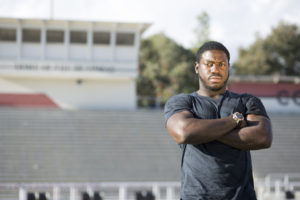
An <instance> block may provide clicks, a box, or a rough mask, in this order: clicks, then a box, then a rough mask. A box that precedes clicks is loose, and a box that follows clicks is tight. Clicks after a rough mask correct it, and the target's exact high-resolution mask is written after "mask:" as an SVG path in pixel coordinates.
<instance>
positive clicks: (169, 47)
mask: <svg viewBox="0 0 300 200" xmlns="http://www.w3.org/2000/svg"><path fill="white" fill-rule="evenodd" d="M139 63H140V65H139V77H138V80H137V93H138V95H139V96H140V97H143V98H142V100H140V101H139V104H140V106H149V104H150V105H151V104H153V103H154V102H153V99H154V98H157V99H159V100H160V103H161V104H164V103H165V102H166V101H167V99H169V98H170V97H171V96H173V95H174V94H177V93H189V92H191V91H193V90H195V88H196V86H197V76H196V75H195V73H194V69H193V66H194V64H193V63H194V55H193V53H192V52H191V51H190V50H187V49H185V48H184V47H182V46H180V45H178V44H177V43H176V42H174V41H173V40H172V39H170V38H168V37H167V36H165V35H164V34H163V33H159V34H156V35H153V36H151V37H150V38H147V39H144V40H142V41H141V48H140V62H139Z"/></svg>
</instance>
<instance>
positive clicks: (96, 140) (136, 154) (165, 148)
mask: <svg viewBox="0 0 300 200" xmlns="http://www.w3.org/2000/svg"><path fill="white" fill-rule="evenodd" d="M0 112H1V113H2V115H1V117H0V126H1V130H2V131H1V133H0V136H1V138H2V139H1V141H0V158H1V160H0V180H1V182H48V181H50V182H73V181H83V182H85V181H92V182H95V181H178V180H179V168H180V163H179V160H178V158H179V155H178V154H179V150H178V146H177V145H176V144H175V142H173V141H172V140H171V138H170V136H169V135H168V133H167V132H166V130H165V128H164V121H163V114H162V112H161V111H62V110H54V109H1V110H0ZM170 167H172V169H171V170H170V169H169V168H170Z"/></svg>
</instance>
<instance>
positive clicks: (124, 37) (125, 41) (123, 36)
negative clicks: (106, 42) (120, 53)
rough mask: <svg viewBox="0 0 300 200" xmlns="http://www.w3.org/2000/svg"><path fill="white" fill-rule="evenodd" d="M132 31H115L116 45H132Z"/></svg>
mask: <svg viewBox="0 0 300 200" xmlns="http://www.w3.org/2000/svg"><path fill="white" fill-rule="evenodd" d="M133 44H134V34H133V33H117V45H133Z"/></svg>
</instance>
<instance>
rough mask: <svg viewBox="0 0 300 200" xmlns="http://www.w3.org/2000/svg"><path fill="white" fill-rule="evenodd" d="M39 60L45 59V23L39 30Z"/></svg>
mask: <svg viewBox="0 0 300 200" xmlns="http://www.w3.org/2000/svg"><path fill="white" fill-rule="evenodd" d="M41 48H42V49H41V56H40V58H41V60H45V59H46V26H45V22H43V25H42V30H41Z"/></svg>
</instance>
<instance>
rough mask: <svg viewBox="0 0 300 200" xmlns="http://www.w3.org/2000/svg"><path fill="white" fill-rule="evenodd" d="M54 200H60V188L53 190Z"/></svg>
mask: <svg viewBox="0 0 300 200" xmlns="http://www.w3.org/2000/svg"><path fill="white" fill-rule="evenodd" d="M53 200H60V188H59V187H58V186H55V187H54V188H53Z"/></svg>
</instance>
